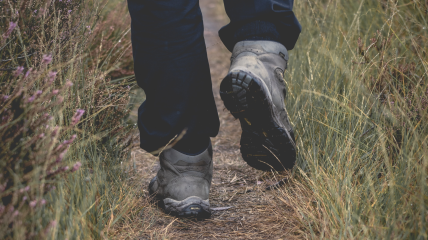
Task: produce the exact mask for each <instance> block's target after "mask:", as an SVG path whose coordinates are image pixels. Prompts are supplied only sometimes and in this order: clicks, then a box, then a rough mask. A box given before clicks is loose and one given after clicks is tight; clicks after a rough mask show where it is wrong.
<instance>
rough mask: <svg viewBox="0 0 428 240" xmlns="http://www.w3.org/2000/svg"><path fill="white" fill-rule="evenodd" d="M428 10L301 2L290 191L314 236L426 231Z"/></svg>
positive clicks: (292, 76)
mask: <svg viewBox="0 0 428 240" xmlns="http://www.w3.org/2000/svg"><path fill="white" fill-rule="evenodd" d="M427 9H428V5H427V3H426V2H425V1H401V0H399V1H387V0H385V1H364V0H360V1H345V0H330V1H327V0H325V1H311V0H309V1H296V2H295V9H294V11H295V14H296V15H297V17H298V19H299V21H300V22H301V24H302V26H303V32H302V34H301V36H300V38H299V40H298V43H297V45H296V48H295V49H294V50H292V51H290V63H289V69H288V70H287V72H286V73H285V80H286V83H287V86H288V89H289V91H288V98H287V100H286V102H287V110H288V112H289V113H290V115H291V119H292V122H293V123H294V125H295V129H296V135H297V137H296V141H297V145H298V163H297V168H295V175H294V181H293V184H292V185H290V186H288V187H286V188H284V189H282V190H281V197H283V198H286V199H288V200H289V201H290V202H291V204H290V206H291V208H292V209H293V210H294V211H295V213H296V216H297V217H298V220H299V221H300V223H301V229H302V232H301V233H302V234H304V235H305V236H306V237H307V238H315V239H318V238H327V239H426V238H427V226H428V224H427V221H428V189H427V183H428V182H427V171H428V146H427V133H428V129H427V127H428V121H427V120H428V115H427V101H426V100H427V97H428V92H427V89H428V88H427V87H428V80H427V73H428V62H427V54H426V46H427V43H428V39H427V37H428V30H427V29H428V25H427V18H428V15H427ZM378 30H379V32H378V33H377V31H378ZM359 38H361V40H360V43H359V40H358V39H359ZM371 38H374V39H375V40H373V41H372V40H371ZM376 39H377V42H376V43H375V44H374V45H371V44H372V43H373V42H375V41H376ZM388 39H390V40H389V41H388ZM383 40H385V44H384V45H385V47H383V48H381V47H380V46H381V44H382V41H383ZM362 44H363V45H364V46H362ZM376 46H377V47H378V49H376ZM363 55H364V56H363Z"/></svg>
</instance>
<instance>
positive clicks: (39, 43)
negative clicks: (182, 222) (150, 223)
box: [0, 0, 144, 239]
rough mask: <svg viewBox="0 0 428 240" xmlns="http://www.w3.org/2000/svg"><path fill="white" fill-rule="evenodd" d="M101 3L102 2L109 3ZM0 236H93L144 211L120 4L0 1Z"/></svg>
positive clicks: (124, 19)
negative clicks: (130, 162)
mask: <svg viewBox="0 0 428 240" xmlns="http://www.w3.org/2000/svg"><path fill="white" fill-rule="evenodd" d="M107 3H108V5H106V4H107ZM0 14H1V18H0V26H1V27H0V89H1V91H0V119H1V120H0V137H1V145H0V169H1V172H0V239H100V238H107V237H108V235H109V230H110V228H111V226H113V225H114V224H115V223H116V222H117V221H119V220H120V219H121V217H122V216H123V215H124V214H127V213H129V212H130V211H133V209H135V208H137V207H138V208H140V209H141V207H144V203H142V202H137V201H136V200H135V199H136V194H137V193H136V192H135V191H133V189H134V188H133V187H132V185H130V184H129V182H127V181H125V180H126V179H128V178H130V177H131V174H132V171H131V169H127V168H126V167H124V164H122V162H126V161H127V159H129V155H130V149H131V148H132V146H133V144H134V141H135V139H134V138H135V137H134V136H135V134H134V131H135V126H134V124H127V122H126V119H127V116H128V115H129V113H130V108H131V107H132V104H130V101H132V88H133V86H134V83H133V81H132V78H131V77H129V76H132V74H133V71H132V64H130V63H131V61H132V58H131V43H130V36H129V27H130V19H129V17H128V15H127V10H126V2H122V1H104V2H102V1H91V0H63V1H51V0H44V1H28V0H18V1H12V0H3V1H1V2H0Z"/></svg>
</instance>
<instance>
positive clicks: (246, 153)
mask: <svg viewBox="0 0 428 240" xmlns="http://www.w3.org/2000/svg"><path fill="white" fill-rule="evenodd" d="M260 81H261V80H258V79H257V78H256V77H254V76H252V75H251V74H250V73H246V72H243V71H235V72H231V73H229V74H228V75H227V76H226V77H225V78H224V80H223V81H222V83H221V85H220V96H221V99H222V100H223V102H224V105H225V107H226V108H227V109H228V110H229V111H230V113H231V114H232V115H233V116H234V117H235V118H237V119H239V120H240V122H241V127H242V136H241V153H242V157H243V159H244V160H245V161H246V162H247V163H248V165H250V166H251V167H254V168H256V169H259V170H263V171H269V170H271V169H274V170H278V171H280V170H284V169H290V168H292V167H293V166H294V162H295V149H294V146H293V144H292V142H291V140H290V139H289V137H288V134H287V133H286V130H285V129H284V128H282V127H280V126H279V125H278V124H277V123H276V122H275V121H274V120H273V117H272V114H273V113H272V108H273V106H272V105H273V103H272V101H271V100H269V99H268V97H267V94H266V93H265V91H267V90H264V88H263V86H262V83H260ZM289 133H290V135H291V136H292V141H294V135H293V133H292V132H289Z"/></svg>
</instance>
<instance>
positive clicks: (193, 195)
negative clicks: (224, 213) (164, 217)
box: [149, 144, 213, 218]
mask: <svg viewBox="0 0 428 240" xmlns="http://www.w3.org/2000/svg"><path fill="white" fill-rule="evenodd" d="M212 156H213V152H212V146H211V144H210V145H209V147H208V148H207V149H206V150H205V151H204V152H203V153H201V154H199V155H196V156H189V155H185V154H183V153H181V152H179V151H177V150H175V149H173V148H170V149H167V150H165V151H163V152H162V153H161V154H160V156H159V161H160V167H161V168H160V170H159V171H158V174H157V175H156V176H155V177H154V178H153V179H152V180H151V181H150V184H149V193H150V195H152V196H154V197H155V198H156V199H157V200H158V203H159V206H160V207H162V208H163V209H164V210H165V212H166V213H168V214H171V215H174V216H180V217H191V216H195V217H198V218H209V217H210V215H211V212H210V203H209V200H208V197H209V192H210V187H211V179H212V174H213V161H212Z"/></svg>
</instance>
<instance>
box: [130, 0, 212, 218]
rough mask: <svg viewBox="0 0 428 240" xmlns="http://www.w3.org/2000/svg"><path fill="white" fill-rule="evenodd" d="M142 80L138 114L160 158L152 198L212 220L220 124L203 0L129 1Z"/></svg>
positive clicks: (145, 143) (145, 142)
mask: <svg viewBox="0 0 428 240" xmlns="http://www.w3.org/2000/svg"><path fill="white" fill-rule="evenodd" d="M128 8H129V12H130V14H131V19H132V23H131V24H132V25H131V35H132V47H133V56H134V66H135V67H134V68H135V77H136V79H137V82H138V85H139V86H140V87H141V88H143V89H144V91H145V93H146V101H145V102H144V103H143V104H142V105H141V106H140V108H139V111H138V128H139V130H140V140H141V144H140V146H141V148H143V149H145V150H146V151H148V152H152V151H156V150H158V149H159V148H162V147H163V146H165V145H166V144H167V143H168V142H169V141H170V140H171V139H172V138H173V137H174V136H176V135H179V134H180V133H181V132H182V131H184V130H186V134H185V135H184V137H183V139H181V140H180V141H179V142H178V144H177V145H176V146H174V147H173V148H170V149H166V150H164V151H163V152H162V153H161V154H160V155H159V161H160V170H159V171H158V173H157V175H156V177H154V178H153V179H152V181H151V182H150V184H149V192H150V193H151V195H153V196H154V197H155V198H156V199H158V200H159V203H160V205H161V206H163V207H164V209H165V211H166V212H167V213H171V214H173V215H178V216H198V217H207V216H209V214H210V210H209V201H208V197H209V189H210V186H211V179H212V171H213V163H212V147H211V144H210V140H209V137H214V136H216V135H217V133H218V129H219V119H218V114H217V108H216V105H215V103H214V97H213V92H212V85H211V76H210V70H209V65H208V59H207V53H206V47H205V42H204V37H203V23H202V14H201V11H200V8H199V1H198V0H128Z"/></svg>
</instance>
